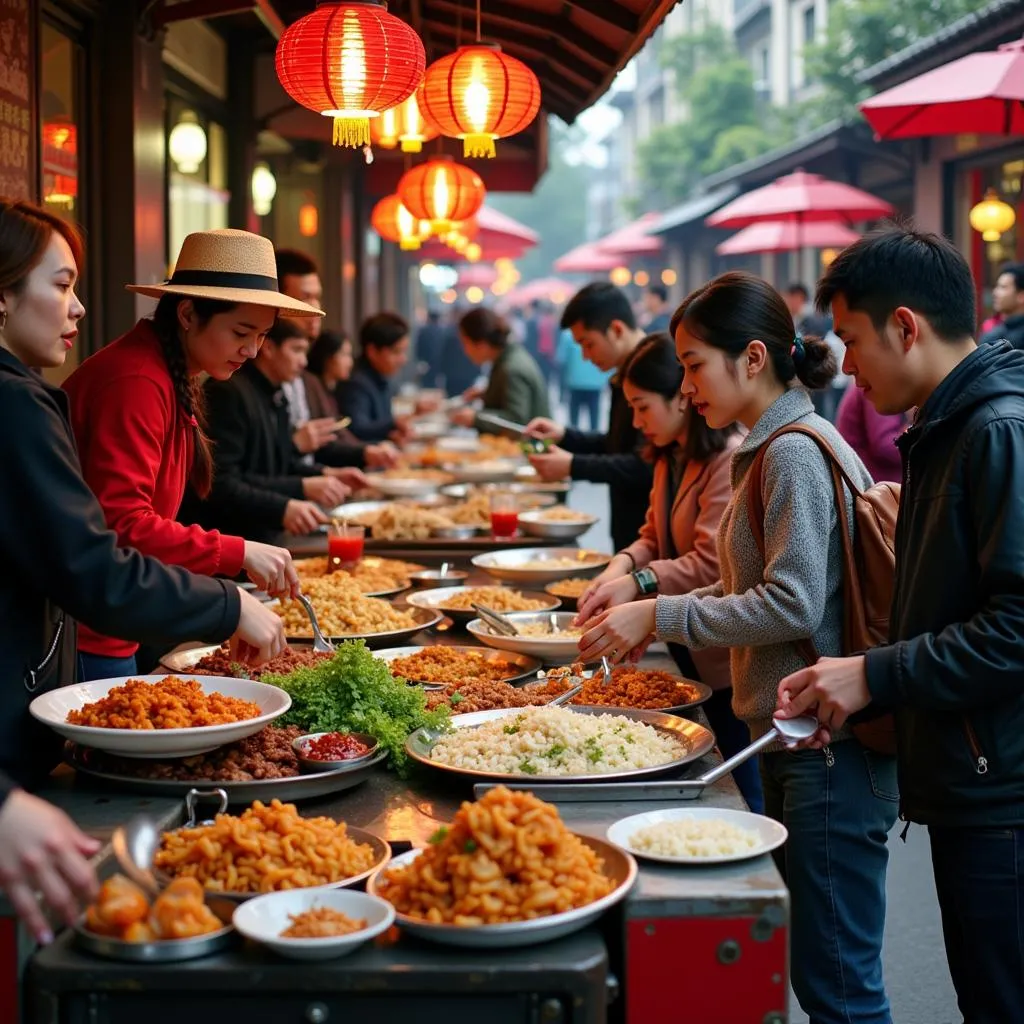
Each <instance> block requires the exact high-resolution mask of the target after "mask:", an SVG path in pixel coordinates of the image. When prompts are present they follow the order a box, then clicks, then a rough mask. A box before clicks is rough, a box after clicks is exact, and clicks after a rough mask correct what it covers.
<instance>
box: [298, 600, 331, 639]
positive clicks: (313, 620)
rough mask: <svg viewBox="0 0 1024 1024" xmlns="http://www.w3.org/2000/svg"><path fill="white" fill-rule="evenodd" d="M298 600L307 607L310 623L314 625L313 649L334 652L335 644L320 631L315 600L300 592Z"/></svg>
mask: <svg viewBox="0 0 1024 1024" xmlns="http://www.w3.org/2000/svg"><path fill="white" fill-rule="evenodd" d="M297 600H298V602H299V604H301V605H302V607H303V608H305V609H306V614H307V615H308V616H309V622H310V625H312V627H313V650H314V651H316V652H318V653H319V654H333V653H334V651H335V650H336V648H335V646H334V644H332V643H331V642H330V640H328V639H327V638H326V637H325V636H324V635H323V633H321V632H320V623H319V622H317V620H316V612H315V611H313V602H312V601H310V599H309V598H308V597H306V595H305V594H299V596H298V599H297Z"/></svg>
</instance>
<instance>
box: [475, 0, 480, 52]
mask: <svg viewBox="0 0 1024 1024" xmlns="http://www.w3.org/2000/svg"><path fill="white" fill-rule="evenodd" d="M476 41H477V42H478V43H479V42H480V0H476Z"/></svg>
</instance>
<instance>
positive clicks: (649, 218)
mask: <svg viewBox="0 0 1024 1024" xmlns="http://www.w3.org/2000/svg"><path fill="white" fill-rule="evenodd" d="M659 220H661V214H660V213H645V214H644V215H643V216H642V217H638V218H637V219H636V220H634V221H632V222H631V223H629V224H627V225H626V226H625V227H621V228H619V229H618V230H617V231H613V232H611V234H608V235H605V236H604V238H599V239H598V240H597V241H596V242H595V243H594V245H595V246H597V248H598V250H599V251H600V252H604V253H610V254H611V255H612V256H619V257H622V256H646V255H653V254H654V253H659V252H661V250H662V248H663V243H662V241H661V239H660V238H659V237H658V236H657V235H649V234H648V233H647V232H648V231H649V230H650V228H652V227H653V226H654V224H655V222H656V221H659ZM556 269H557V268H556Z"/></svg>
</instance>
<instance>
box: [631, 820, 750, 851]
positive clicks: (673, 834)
mask: <svg viewBox="0 0 1024 1024" xmlns="http://www.w3.org/2000/svg"><path fill="white" fill-rule="evenodd" d="M760 844H761V838H760V836H759V835H758V833H757V832H756V831H754V830H753V829H749V828H741V827H740V826H739V825H733V824H732V823H731V822H728V821H709V820H707V819H696V818H684V819H681V820H677V821H661V822H659V823H658V824H657V825H648V826H647V827H646V828H642V829H639V830H638V831H636V832H634V833H633V835H631V836H630V837H629V845H630V846H631V847H632V848H633V849H634V850H636V851H637V852H638V853H650V854H654V855H655V856H657V857H688V858H689V857H695V858H701V857H735V856H736V855H737V854H740V853H745V852H746V851H748V850H756V849H757V848H758V846H760Z"/></svg>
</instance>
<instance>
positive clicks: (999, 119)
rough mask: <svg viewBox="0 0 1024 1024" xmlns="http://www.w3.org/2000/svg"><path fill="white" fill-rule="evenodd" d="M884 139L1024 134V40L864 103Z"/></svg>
mask: <svg viewBox="0 0 1024 1024" xmlns="http://www.w3.org/2000/svg"><path fill="white" fill-rule="evenodd" d="M860 109H861V112H862V113H863V114H864V116H865V117H866V118H867V121H868V124H870V125H871V127H872V128H874V130H875V135H876V137H877V138H879V139H909V138H914V137H917V136H927V135H961V134H992V135H1022V134H1024V39H1018V40H1016V41H1014V42H1012V43H1005V44H1004V45H1002V46H1000V47H999V49H998V50H987V51H985V52H983V53H970V54H968V55H967V56H966V57H961V58H960V59H959V60H954V61H951V62H950V63H949V64H944V65H943V66H942V67H940V68H935V69H934V70H932V71H927V72H925V73H924V74H923V75H918V76H917V77H916V78H911V79H910V80H909V81H906V82H903V83H902V84H900V85H897V86H894V87H893V88H892V89H886V90H885V92H880V93H879V94H878V95H877V96H872V97H871V98H870V99H867V100H865V101H864V102H863V103H861V104H860Z"/></svg>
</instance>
